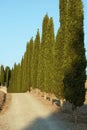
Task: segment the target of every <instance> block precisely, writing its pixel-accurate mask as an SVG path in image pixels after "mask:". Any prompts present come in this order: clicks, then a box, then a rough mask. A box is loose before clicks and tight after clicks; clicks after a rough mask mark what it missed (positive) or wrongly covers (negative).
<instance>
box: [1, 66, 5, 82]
mask: <svg viewBox="0 0 87 130" xmlns="http://www.w3.org/2000/svg"><path fill="white" fill-rule="evenodd" d="M4 83H5V71H4V66H3V65H1V67H0V84H1V85H4Z"/></svg>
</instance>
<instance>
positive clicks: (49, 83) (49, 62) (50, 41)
mask: <svg viewBox="0 0 87 130" xmlns="http://www.w3.org/2000/svg"><path fill="white" fill-rule="evenodd" d="M45 40H46V41H45V46H44V48H45V50H44V63H45V64H44V65H45V66H44V67H45V70H44V72H45V73H44V75H45V84H44V90H45V91H46V92H49V93H52V90H53V87H54V86H53V82H54V77H53V76H54V75H53V73H54V71H53V56H54V55H53V53H54V24H53V19H52V18H50V19H49V22H48V26H47V33H46V39H45Z"/></svg>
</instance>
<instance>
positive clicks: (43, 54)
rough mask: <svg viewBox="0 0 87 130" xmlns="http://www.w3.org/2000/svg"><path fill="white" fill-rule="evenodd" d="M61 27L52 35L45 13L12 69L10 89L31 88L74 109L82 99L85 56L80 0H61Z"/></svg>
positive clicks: (18, 90) (14, 90)
mask: <svg viewBox="0 0 87 130" xmlns="http://www.w3.org/2000/svg"><path fill="white" fill-rule="evenodd" d="M59 7H60V28H59V30H58V32H57V35H56V37H55V34H54V23H53V19H52V17H51V18H49V16H48V15H47V14H46V15H45V17H44V19H43V23H42V36H41V37H40V33H39V30H38V31H37V34H36V37H35V39H33V38H31V39H30V41H29V42H28V43H27V47H26V52H25V54H24V56H23V58H22V60H21V63H19V64H18V65H16V64H15V65H14V68H13V69H12V71H11V79H10V85H9V88H8V91H9V92H25V91H27V90H28V89H29V90H30V87H32V88H39V89H40V90H42V91H45V92H49V93H54V94H55V95H56V96H57V97H58V98H60V99H61V100H63V99H64V98H65V99H66V100H68V101H69V102H70V103H72V105H73V109H76V107H77V106H81V105H82V104H83V102H84V100H85V80H86V70H85V69H86V57H85V48H84V30H83V19H84V16H83V5H82V1H81V0H78V1H76V0H60V6H59Z"/></svg>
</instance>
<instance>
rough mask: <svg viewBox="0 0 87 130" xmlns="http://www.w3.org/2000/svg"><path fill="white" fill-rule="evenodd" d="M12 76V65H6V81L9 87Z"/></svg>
mask: <svg viewBox="0 0 87 130" xmlns="http://www.w3.org/2000/svg"><path fill="white" fill-rule="evenodd" d="M10 77H11V70H10V67H8V66H6V68H5V83H6V86H7V87H8V86H9V80H10Z"/></svg>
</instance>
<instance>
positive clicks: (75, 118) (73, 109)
mask: <svg viewBox="0 0 87 130" xmlns="http://www.w3.org/2000/svg"><path fill="white" fill-rule="evenodd" d="M72 111H73V118H74V122H75V124H77V107H76V106H75V105H74V104H72Z"/></svg>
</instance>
